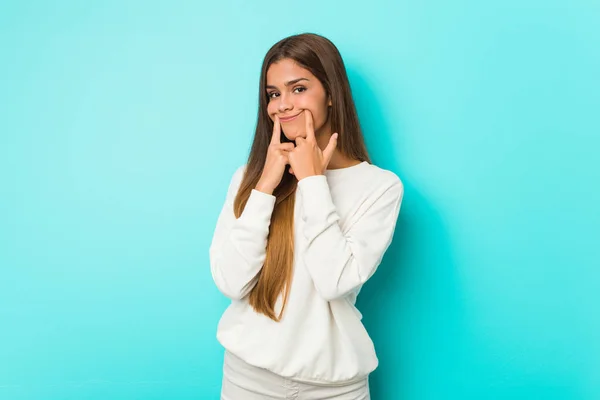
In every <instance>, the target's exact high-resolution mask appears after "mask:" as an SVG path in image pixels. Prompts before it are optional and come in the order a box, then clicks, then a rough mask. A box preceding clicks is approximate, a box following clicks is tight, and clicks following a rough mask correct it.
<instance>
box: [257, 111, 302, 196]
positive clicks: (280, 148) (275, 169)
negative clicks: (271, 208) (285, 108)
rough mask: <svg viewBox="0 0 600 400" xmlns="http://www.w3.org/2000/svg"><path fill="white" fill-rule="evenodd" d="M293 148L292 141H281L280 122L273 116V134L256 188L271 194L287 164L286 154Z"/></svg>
mask: <svg viewBox="0 0 600 400" xmlns="http://www.w3.org/2000/svg"><path fill="white" fill-rule="evenodd" d="M293 149H294V143H281V124H280V122H279V117H278V116H275V121H274V122H273V136H272V137H271V143H270V144H269V148H268V149H267V159H266V160H265V166H264V167H263V172H262V174H261V177H260V179H259V180H258V183H257V184H256V190H259V191H261V192H264V193H267V194H273V191H274V190H275V188H276V187H277V186H278V185H279V183H280V182H281V178H283V173H284V172H285V168H286V165H288V164H289V160H288V154H289V152H290V151H291V150H293Z"/></svg>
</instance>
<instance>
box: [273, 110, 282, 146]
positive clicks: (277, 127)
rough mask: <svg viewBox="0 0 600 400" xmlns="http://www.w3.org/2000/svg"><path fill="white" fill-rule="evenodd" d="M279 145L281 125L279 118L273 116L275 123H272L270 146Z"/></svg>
mask: <svg viewBox="0 0 600 400" xmlns="http://www.w3.org/2000/svg"><path fill="white" fill-rule="evenodd" d="M280 143H281V124H280V123H279V117H278V116H277V115H276V116H275V121H273V136H271V144H280Z"/></svg>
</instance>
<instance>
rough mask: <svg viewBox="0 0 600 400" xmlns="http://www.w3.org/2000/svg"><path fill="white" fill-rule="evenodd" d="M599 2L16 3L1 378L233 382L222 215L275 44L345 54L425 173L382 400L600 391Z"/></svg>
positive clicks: (154, 385) (386, 158) (126, 391)
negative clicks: (299, 38)
mask: <svg viewBox="0 0 600 400" xmlns="http://www.w3.org/2000/svg"><path fill="white" fill-rule="evenodd" d="M598 21H600V3H598V2H597V1H581V0H578V1H566V0H565V1H542V0H538V1H522V0H519V1H517V0H503V1H500V0H495V1H486V2H482V1H453V2H443V1H419V2H407V1H404V2H391V1H390V2H386V1H381V0H373V1H369V2H362V1H360V2H359V1H346V2H321V1H313V0H309V1H303V2H300V3H289V2H273V1H271V2H266V1H220V2H207V3H204V2H193V1H187V2H174V1H169V2H167V1H165V2H157V1H143V2H142V1H114V0H113V1H103V2H77V1H54V2H50V1H38V2H32V1H8V2H7V1H4V2H2V4H1V5H0V51H1V53H0V54H1V63H0V105H1V107H0V210H1V214H0V399H3V400H4V399H6V400H13V399H15V400H17V399H42V400H46V399H48V400H58V399H77V400H79V399H94V400H96V399H98V400H100V399H102V400H104V399H112V400H119V399H217V398H218V393H219V390H220V379H221V367H222V351H223V350H222V348H221V347H220V345H219V344H218V342H217V341H216V339H215V330H216V325H217V322H218V320H219V317H220V315H221V313H222V312H223V310H224V309H225V307H226V306H227V304H228V301H227V299H226V298H225V297H224V296H222V295H221V294H220V293H219V292H218V291H217V289H216V288H215V286H214V284H213V282H212V280H211V276H210V271H209V264H208V246H209V243H210V240H211V236H212V229H213V227H214V224H215V222H216V218H217V215H218V212H219V211H220V208H221V205H222V202H223V200H224V196H225V192H226V189H227V185H228V183H229V179H230V177H231V174H232V173H233V171H234V170H235V169H236V168H237V167H238V166H239V165H241V164H242V163H243V162H245V158H246V156H247V152H248V150H249V145H250V143H251V140H252V135H253V129H254V125H255V122H256V110H257V90H258V76H259V71H260V64H261V61H262V58H263V56H264V54H265V53H266V51H267V50H268V49H269V47H270V46H271V45H272V44H274V43H275V42H276V41H278V40H279V39H281V38H283V37H285V36H287V35H290V34H294V33H301V32H307V31H308V32H315V33H320V34H323V35H325V36H327V37H328V38H330V39H331V40H332V41H333V42H334V43H335V44H336V45H337V46H338V48H339V50H340V51H341V53H342V55H343V57H344V60H345V62H346V66H347V69H348V73H349V76H350V80H351V84H352V88H353V92H354V95H355V99H356V103H357V107H358V110H359V115H360V117H361V121H362V123H363V127H364V131H365V135H366V140H367V144H368V147H369V149H370V151H371V154H372V157H373V161H374V162H375V163H376V164H378V165H380V166H382V167H384V168H387V169H390V170H392V171H394V172H396V173H397V174H398V175H399V176H400V177H401V178H402V180H403V181H404V184H405V198H404V202H403V205H402V210H401V215H400V219H399V222H398V228H397V231H396V235H395V237H394V242H393V244H392V246H391V248H390V250H389V251H388V253H387V254H386V257H385V259H384V262H383V264H382V265H381V267H380V270H379V271H378V272H377V273H376V274H375V276H374V277H373V278H372V280H371V281H370V282H368V284H367V285H366V286H365V288H364V289H363V291H362V293H361V295H360V297H359V303H358V304H359V309H360V310H361V311H362V312H363V313H364V315H365V317H364V322H365V325H366V326H367V328H368V330H369V332H370V333H371V335H372V337H373V339H374V341H375V344H376V348H377V350H378V353H379V356H380V367H379V369H378V370H377V371H376V372H375V373H374V374H373V375H372V392H373V398H374V400H380V399H389V400H396V399H404V400H426V399H444V400H445V399H511V400H514V399H545V400H548V399H590V400H592V399H599V398H600V340H599V339H600V313H599V312H598V304H599V303H600V299H599V296H598V294H599V293H600V272H599V271H600V250H599V248H600V243H599V242H600V240H599V239H600V234H599V233H598V230H599V227H600V212H598V205H599V204H600V189H599V187H598V186H599V183H600V165H599V164H600V163H599V161H598V158H597V153H598V149H599V148H600V121H599V118H600V117H599V105H600V78H599V71H600V51H599V50H598V49H599V48H600V24H598Z"/></svg>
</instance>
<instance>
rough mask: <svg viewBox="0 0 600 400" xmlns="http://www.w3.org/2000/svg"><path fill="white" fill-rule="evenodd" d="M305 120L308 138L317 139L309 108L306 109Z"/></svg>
mask: <svg viewBox="0 0 600 400" xmlns="http://www.w3.org/2000/svg"><path fill="white" fill-rule="evenodd" d="M304 114H305V116H304V120H305V121H306V139H308V140H312V141H314V140H316V139H315V128H314V126H313V119H312V113H311V112H310V111H309V110H306V111H304Z"/></svg>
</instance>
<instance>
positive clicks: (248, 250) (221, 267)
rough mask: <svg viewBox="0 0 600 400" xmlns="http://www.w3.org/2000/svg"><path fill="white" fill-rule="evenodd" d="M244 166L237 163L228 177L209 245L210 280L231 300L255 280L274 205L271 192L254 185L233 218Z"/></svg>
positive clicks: (254, 282)
mask: <svg viewBox="0 0 600 400" xmlns="http://www.w3.org/2000/svg"><path fill="white" fill-rule="evenodd" d="M244 168H245V167H240V168H239V169H238V170H237V171H236V172H235V174H234V175H233V178H232V179H231V182H230V184H229V189H228V191H227V197H226V199H225V204H224V205H223V208H222V210H221V213H220V214H219V218H218V220H217V225H216V228H215V231H214V235H213V239H212V243H211V245H210V249H209V255H210V270H211V274H212V277H213V280H214V281H215V284H216V285H217V287H218V288H219V290H220V291H221V292H222V293H223V294H224V295H225V296H227V297H229V298H230V299H233V300H240V299H242V298H244V297H245V296H246V295H247V294H248V293H250V291H251V290H252V288H253V287H254V285H255V284H256V279H255V278H256V276H257V274H258V273H259V272H260V270H261V268H262V266H263V264H264V262H265V257H266V248H267V237H268V235H269V225H270V224H271V214H272V213H273V208H274V206H275V196H273V195H270V194H267V193H263V192H260V191H258V190H256V189H254V190H252V193H251V194H250V197H249V198H248V202H247V203H246V207H245V208H244V211H243V212H242V215H240V217H239V218H237V219H236V218H235V214H234V211H233V202H234V200H235V196H236V194H237V191H238V188H239V186H240V183H241V180H242V177H243V174H244Z"/></svg>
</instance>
